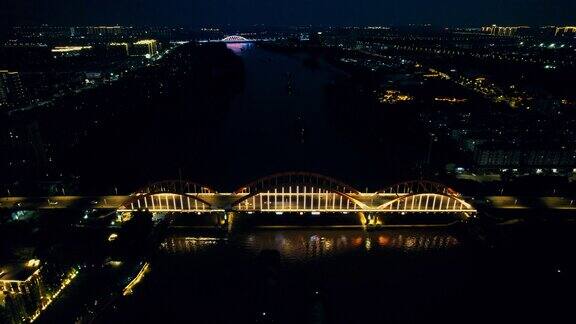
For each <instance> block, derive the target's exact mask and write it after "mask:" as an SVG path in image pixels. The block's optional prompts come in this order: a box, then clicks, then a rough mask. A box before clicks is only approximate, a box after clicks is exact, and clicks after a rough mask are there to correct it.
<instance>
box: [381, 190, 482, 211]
mask: <svg viewBox="0 0 576 324" xmlns="http://www.w3.org/2000/svg"><path fill="white" fill-rule="evenodd" d="M377 210H378V211H382V212H407V213H475V212H476V209H474V207H472V206H471V205H470V204H469V203H467V202H465V201H464V200H462V199H461V198H459V197H455V196H449V195H443V194H437V193H418V194H408V195H404V196H401V197H398V198H396V199H394V200H391V201H389V202H386V203H384V204H382V205H380V206H378V208H377Z"/></svg>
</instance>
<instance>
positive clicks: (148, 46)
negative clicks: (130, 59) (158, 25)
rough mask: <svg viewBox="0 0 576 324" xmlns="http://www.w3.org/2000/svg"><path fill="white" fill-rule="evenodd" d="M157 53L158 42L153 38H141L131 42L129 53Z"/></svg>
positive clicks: (141, 54) (137, 54) (138, 54)
mask: <svg viewBox="0 0 576 324" xmlns="http://www.w3.org/2000/svg"><path fill="white" fill-rule="evenodd" d="M157 53H158V42H157V41H156V40H155V39H143V40H140V41H137V42H135V43H134V44H132V51H131V53H130V55H135V56H153V55H156V54H157Z"/></svg>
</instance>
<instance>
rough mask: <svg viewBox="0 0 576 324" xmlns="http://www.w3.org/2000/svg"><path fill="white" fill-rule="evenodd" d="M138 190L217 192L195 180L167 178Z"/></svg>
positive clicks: (138, 191) (147, 191) (193, 192)
mask: <svg viewBox="0 0 576 324" xmlns="http://www.w3.org/2000/svg"><path fill="white" fill-rule="evenodd" d="M136 192H137V193H147V194H158V193H187V194H207V193H215V192H216V191H214V190H212V189H211V188H209V187H206V186H203V185H200V184H197V183H195V182H190V181H181V180H166V181H159V182H155V183H152V184H149V185H148V186H146V187H144V188H140V190H137V191H136Z"/></svg>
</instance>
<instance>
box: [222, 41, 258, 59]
mask: <svg viewBox="0 0 576 324" xmlns="http://www.w3.org/2000/svg"><path fill="white" fill-rule="evenodd" d="M226 47H227V48H228V49H229V50H231V51H232V52H233V53H234V54H236V55H240V56H242V52H244V51H245V50H247V49H249V48H250V47H252V43H226Z"/></svg>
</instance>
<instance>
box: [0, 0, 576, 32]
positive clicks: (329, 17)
mask: <svg viewBox="0 0 576 324" xmlns="http://www.w3.org/2000/svg"><path fill="white" fill-rule="evenodd" d="M0 22H1V23H2V24H8V25H13V24H39V23H48V24H53V25H86V24H121V25H180V26H205V25H226V24H230V25H235V26H248V25H255V24H265V25H305V24H312V25H340V26H342V25H407V24H423V23H431V24H433V25H442V26H444V25H446V26H478V25H484V24H492V23H496V24H502V25H506V24H527V25H549V24H576V1H575V0H475V1H463V0H1V1H0Z"/></svg>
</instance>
